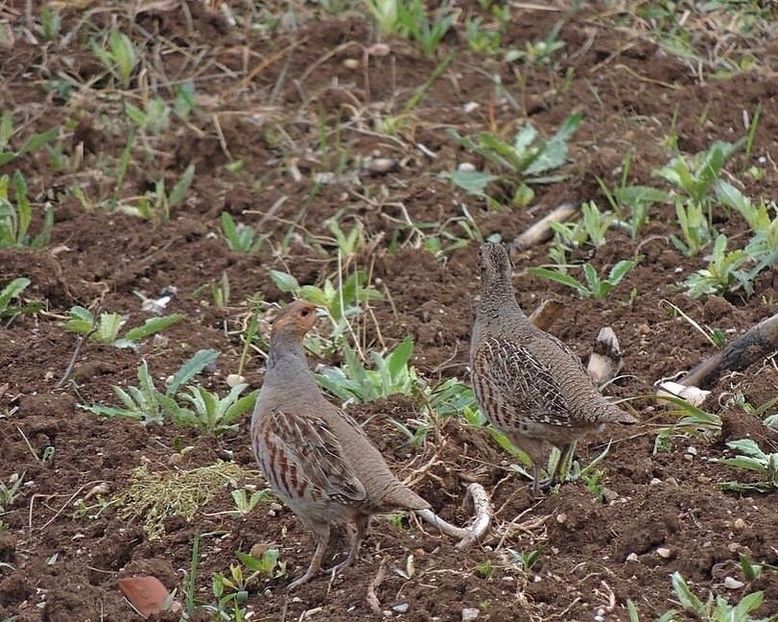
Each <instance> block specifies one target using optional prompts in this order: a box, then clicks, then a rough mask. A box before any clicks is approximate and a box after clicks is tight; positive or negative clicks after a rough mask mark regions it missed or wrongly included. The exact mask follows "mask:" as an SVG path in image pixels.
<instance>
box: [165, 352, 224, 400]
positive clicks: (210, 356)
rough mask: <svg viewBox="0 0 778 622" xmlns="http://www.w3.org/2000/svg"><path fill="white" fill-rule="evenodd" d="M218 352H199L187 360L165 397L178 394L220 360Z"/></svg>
mask: <svg viewBox="0 0 778 622" xmlns="http://www.w3.org/2000/svg"><path fill="white" fill-rule="evenodd" d="M219 354H220V352H219V351H218V350H198V351H197V352H195V354H194V355H193V356H192V357H191V358H190V359H189V360H187V361H186V362H185V363H184V364H183V365H182V366H181V369H179V370H178V371H177V372H176V373H175V375H174V376H173V379H172V380H171V381H170V384H168V385H167V388H166V389H165V395H168V396H173V395H175V394H176V393H178V390H179V388H181V386H183V385H185V384H187V383H188V382H189V381H190V380H191V379H192V378H194V377H195V376H196V375H197V374H199V373H200V372H201V371H203V370H204V369H205V368H206V367H208V365H211V364H212V363H214V362H215V361H216V359H218V358H219Z"/></svg>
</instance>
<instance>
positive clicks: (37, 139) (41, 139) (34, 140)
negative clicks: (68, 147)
mask: <svg viewBox="0 0 778 622" xmlns="http://www.w3.org/2000/svg"><path fill="white" fill-rule="evenodd" d="M58 134H59V129H58V128H56V127H53V128H51V129H50V130H46V131H45V132H41V133H40V134H33V135H32V136H30V137H29V138H28V139H27V140H26V141H25V143H24V144H23V145H22V147H21V149H19V151H18V153H17V154H16V155H17V156H21V155H24V154H25V153H28V152H30V151H35V150H36V149H40V148H41V147H43V145H45V144H47V143H50V142H51V141H52V140H54V139H55V138H57V136H58Z"/></svg>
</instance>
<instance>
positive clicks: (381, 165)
mask: <svg viewBox="0 0 778 622" xmlns="http://www.w3.org/2000/svg"><path fill="white" fill-rule="evenodd" d="M399 168H400V163H399V162H398V161H397V160H395V159H394V158H373V159H371V160H368V161H367V162H366V163H365V170H366V171H368V172H369V173H374V174H376V175H380V174H384V173H391V172H392V171H396V170H397V169H399Z"/></svg>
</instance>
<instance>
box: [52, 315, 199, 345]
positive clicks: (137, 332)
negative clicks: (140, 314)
mask: <svg viewBox="0 0 778 622" xmlns="http://www.w3.org/2000/svg"><path fill="white" fill-rule="evenodd" d="M68 315H69V318H68V320H67V322H65V329H66V330H69V331H71V332H74V333H78V334H79V335H88V336H89V338H90V339H91V340H92V341H94V342H96V343H104V344H107V345H111V346H114V347H116V348H137V347H138V342H139V341H141V340H143V339H146V338H147V337H151V336H152V335H155V334H157V333H159V332H162V331H163V330H165V329H167V328H169V327H171V326H173V325H174V324H177V323H178V322H180V321H181V320H182V319H184V316H183V315H179V314H173V315H165V316H162V317H153V318H149V319H147V320H146V321H145V322H144V323H143V324H142V325H141V326H137V327H135V328H131V329H130V330H128V331H127V332H125V333H124V335H122V336H121V337H120V336H119V333H120V331H121V329H122V327H123V326H124V324H125V323H126V322H127V318H126V317H123V316H121V315H119V314H118V313H105V312H104V313H101V314H100V315H99V316H98V317H95V316H94V314H93V313H92V312H91V311H90V310H89V309H85V308H84V307H79V306H75V307H71V309H70V312H69V313H68Z"/></svg>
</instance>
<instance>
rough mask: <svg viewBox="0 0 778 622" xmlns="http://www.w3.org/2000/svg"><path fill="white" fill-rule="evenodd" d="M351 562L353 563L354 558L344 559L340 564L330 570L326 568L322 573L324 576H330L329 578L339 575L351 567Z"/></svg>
mask: <svg viewBox="0 0 778 622" xmlns="http://www.w3.org/2000/svg"><path fill="white" fill-rule="evenodd" d="M353 561H354V558H353V557H351V556H349V557H347V558H346V559H344V560H343V561H342V562H340V563H339V564H335V565H334V566H333V567H332V568H327V569H326V570H325V571H324V574H326V575H331V576H335V575H339V574H340V573H341V572H343V571H344V570H345V569H346V568H348V567H349V566H350V565H351V562H353Z"/></svg>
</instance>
